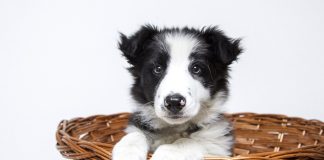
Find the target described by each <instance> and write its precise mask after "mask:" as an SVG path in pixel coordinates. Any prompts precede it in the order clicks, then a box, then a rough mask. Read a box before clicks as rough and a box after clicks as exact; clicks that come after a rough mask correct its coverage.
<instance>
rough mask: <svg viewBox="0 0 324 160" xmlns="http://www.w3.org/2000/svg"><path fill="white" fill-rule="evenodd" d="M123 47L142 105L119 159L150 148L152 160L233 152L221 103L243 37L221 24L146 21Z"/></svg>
mask: <svg viewBox="0 0 324 160" xmlns="http://www.w3.org/2000/svg"><path fill="white" fill-rule="evenodd" d="M119 48H120V50H121V51H122V53H123V55H124V56H125V57H126V59H127V60H128V62H129V63H130V64H131V67H130V68H129V71H130V73H131V74H132V76H133V77H134V80H135V83H134V85H133V86H132V89H131V94H132V96H133V98H134V99H135V100H136V102H138V103H139V105H138V107H137V110H136V111H135V112H134V113H133V114H132V115H131V117H130V121H129V125H128V127H127V129H126V132H127V133H128V134H127V135H126V136H124V137H123V138H122V139H121V140H120V141H119V142H118V143H117V144H116V145H115V147H114V149H113V159H114V160H145V159H146V156H147V153H148V152H149V151H151V152H153V156H152V160H172V159H174V160H198V159H202V158H203V156H204V155H207V154H209V155H219V156H229V155H231V154H232V144H233V135H232V134H231V129H232V128H231V125H230V123H229V122H228V121H227V120H225V119H224V117H223V114H222V113H223V110H222V107H221V106H222V104H223V103H224V101H225V100H226V99H227V96H228V71H229V65H230V64H231V63H232V62H233V61H235V60H236V59H237V56H238V55H239V54H240V53H241V49H240V47H239V40H234V39H231V38H229V37H227V36H225V35H224V33H223V32H222V31H220V30H219V29H217V28H216V27H207V28H203V29H193V28H187V27H185V28H163V29H158V28H156V27H154V26H149V25H146V26H142V27H141V29H140V30H139V31H137V32H136V33H135V34H134V35H132V36H129V37H127V36H125V35H123V34H121V40H120V43H119Z"/></svg>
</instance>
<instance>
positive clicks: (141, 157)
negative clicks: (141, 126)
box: [112, 132, 148, 160]
mask: <svg viewBox="0 0 324 160" xmlns="http://www.w3.org/2000/svg"><path fill="white" fill-rule="evenodd" d="M147 151H148V144H147V140H146V137H145V135H143V133H140V132H133V133H129V134H127V135H126V136H124V137H123V138H122V139H121V140H120V141H119V142H118V143H117V144H116V145H115V147H114V148H113V151H112V159H113V160H146V156H147Z"/></svg>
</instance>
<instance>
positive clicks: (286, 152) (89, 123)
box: [56, 113, 324, 160]
mask: <svg viewBox="0 0 324 160" xmlns="http://www.w3.org/2000/svg"><path fill="white" fill-rule="evenodd" d="M128 116H129V113H120V114H115V115H108V116H104V115H96V116H91V117H88V118H75V119H72V120H63V121H62V122H61V123H60V124H59V126H58V129H57V132H56V140H57V149H58V150H59V151H60V153H61V154H62V155H63V156H64V157H65V158H68V159H91V160H97V159H102V160H109V159H111V150H112V148H113V146H114V144H115V143H116V142H118V140H119V139H120V138H121V137H122V136H124V135H125V133H124V132H123V129H124V128H125V127H126V125H127V121H128ZM226 116H227V117H228V119H230V120H231V121H232V122H233V124H234V129H235V141H236V143H235V148H234V156H233V157H230V158H229V157H213V156H208V157H205V159H206V160H225V159H226V160H230V159H232V160H243V159H262V160H264V159H324V134H323V130H324V123H323V122H321V121H318V120H304V119H302V118H295V117H287V116H284V115H275V114H255V113H237V114H228V115H226ZM149 157H150V155H149Z"/></svg>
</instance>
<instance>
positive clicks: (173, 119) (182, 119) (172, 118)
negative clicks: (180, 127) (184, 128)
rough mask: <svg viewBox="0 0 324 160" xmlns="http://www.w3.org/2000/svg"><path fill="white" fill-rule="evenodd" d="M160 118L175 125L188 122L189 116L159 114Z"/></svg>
mask: <svg viewBox="0 0 324 160" xmlns="http://www.w3.org/2000/svg"><path fill="white" fill-rule="evenodd" d="M159 117H160V118H161V119H162V120H164V121H165V122H166V123H168V124H171V125H176V124H183V123H186V122H188V121H189V120H190V119H191V117H188V116H177V115H173V116H168V115H166V116H159Z"/></svg>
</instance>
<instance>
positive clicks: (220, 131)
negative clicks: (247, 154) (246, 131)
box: [152, 121, 232, 160]
mask: <svg viewBox="0 0 324 160" xmlns="http://www.w3.org/2000/svg"><path fill="white" fill-rule="evenodd" d="M230 130H231V128H230V127H229V125H228V123H227V122H225V121H224V122H220V123H218V124H217V125H206V126H204V128H203V129H202V130H200V131H198V132H195V133H193V134H191V135H190V136H189V137H188V138H180V139H177V140H176V141H175V142H173V143H172V144H163V145H160V147H158V148H157V150H156V151H155V152H154V154H153V157H152V160H200V159H203V156H204V155H207V154H210V155H223V156H224V155H230V154H231V151H230V147H231V144H232V137H224V136H223V135H225V134H227V133H228V132H229V131H230Z"/></svg>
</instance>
